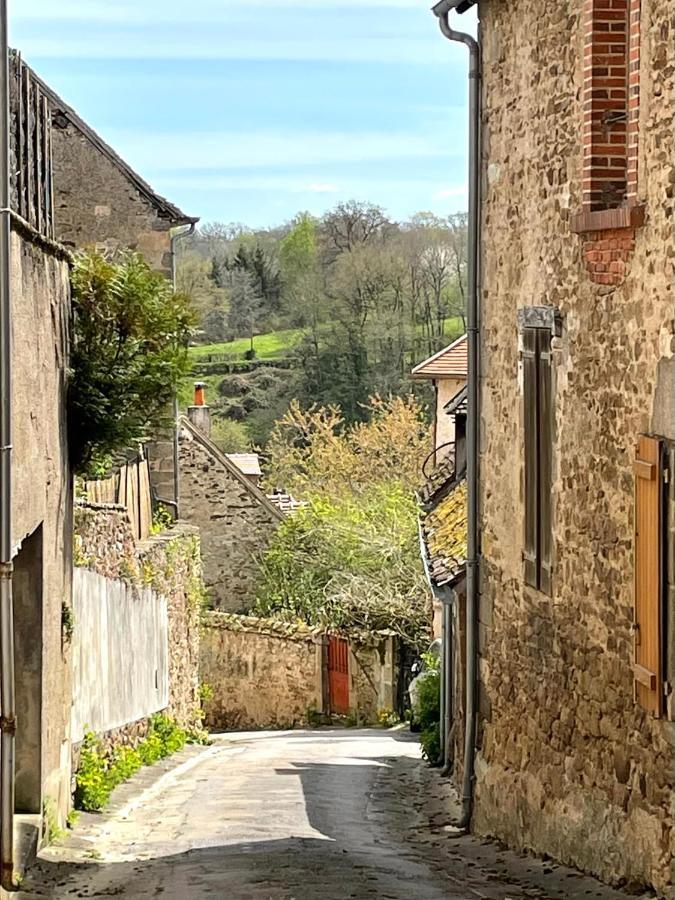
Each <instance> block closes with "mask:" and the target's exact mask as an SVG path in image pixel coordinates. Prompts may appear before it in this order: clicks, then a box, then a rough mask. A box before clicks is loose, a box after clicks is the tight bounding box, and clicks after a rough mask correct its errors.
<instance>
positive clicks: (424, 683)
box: [418, 653, 441, 766]
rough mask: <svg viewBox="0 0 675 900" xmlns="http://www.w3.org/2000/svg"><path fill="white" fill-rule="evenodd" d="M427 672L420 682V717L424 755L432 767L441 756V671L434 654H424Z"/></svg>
mask: <svg viewBox="0 0 675 900" xmlns="http://www.w3.org/2000/svg"><path fill="white" fill-rule="evenodd" d="M424 662H425V664H426V671H425V673H424V675H423V677H422V679H421V681H420V691H419V703H418V706H419V708H418V716H419V722H420V731H421V734H420V743H421V745H422V755H423V756H424V758H425V759H426V760H427V761H428V762H429V763H430V764H431V765H432V766H435V765H437V764H438V762H439V757H440V755H441V671H440V661H439V659H438V657H436V656H434V655H433V654H430V653H428V654H424Z"/></svg>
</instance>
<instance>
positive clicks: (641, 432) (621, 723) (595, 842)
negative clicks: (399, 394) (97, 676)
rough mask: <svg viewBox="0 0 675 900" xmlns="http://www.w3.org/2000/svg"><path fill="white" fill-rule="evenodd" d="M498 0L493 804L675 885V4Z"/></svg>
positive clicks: (500, 819)
mask: <svg viewBox="0 0 675 900" xmlns="http://www.w3.org/2000/svg"><path fill="white" fill-rule="evenodd" d="M471 5H473V4H472V3H470V2H467V3H463V4H462V6H463V7H465V8H466V7H468V6H471ZM477 9H478V14H479V18H480V36H481V54H482V69H483V82H482V153H483V157H482V176H483V177H482V214H481V219H482V221H481V227H482V241H481V259H480V268H481V282H482V283H481V307H482V313H481V315H482V321H481V338H480V349H481V360H480V409H481V421H480V429H481V439H480V504H479V505H480V512H479V516H480V529H481V557H480V624H479V653H480V659H479V675H480V691H479V694H480V698H481V704H480V705H481V709H480V718H479V727H478V755H477V761H476V777H475V796H474V807H473V823H472V824H473V827H474V829H475V830H477V831H478V832H480V833H483V834H491V835H496V836H498V837H499V838H501V839H502V840H504V841H505V842H507V843H508V844H509V845H511V846H514V847H517V848H522V849H528V850H532V851H535V852H537V853H542V854H543V853H545V854H549V855H550V856H552V857H555V858H557V859H559V860H563V861H564V862H566V863H570V864H572V865H575V866H577V867H579V868H582V869H584V870H586V871H588V872H591V873H593V874H596V875H598V876H599V877H601V878H602V879H604V880H606V881H608V882H613V883H620V882H626V883H629V884H635V885H652V886H654V888H655V889H656V890H657V892H659V893H660V894H661V895H664V896H672V862H673V850H674V848H675V839H674V836H673V799H674V797H673V768H674V760H675V757H674V744H675V726H674V725H673V719H674V718H675V700H674V697H675V694H674V693H673V684H674V681H675V628H674V625H673V623H674V622H675V602H674V601H675V548H674V540H675V531H674V529H675V493H673V492H674V491H675V397H674V389H675V333H674V332H675V325H674V308H675V307H674V305H673V293H672V284H673V258H674V250H673V221H672V211H673V203H672V195H673V184H675V167H674V166H673V108H674V107H673V100H674V96H673V72H674V70H675V42H674V37H675V36H674V34H673V23H674V22H675V18H674V14H675V5H674V4H673V2H672V0H563V2H559V3H550V4H548V3H547V4H542V3H541V2H538V0H537V2H535V0H512V2H509V3H504V2H501V0H479V2H478V4H477ZM451 15H452V16H453V17H454V19H455V22H454V23H453V24H454V25H455V27H457V21H459V22H461V20H458V19H457V17H456V16H455V13H451ZM460 27H461V26H460ZM634 583H635V590H634Z"/></svg>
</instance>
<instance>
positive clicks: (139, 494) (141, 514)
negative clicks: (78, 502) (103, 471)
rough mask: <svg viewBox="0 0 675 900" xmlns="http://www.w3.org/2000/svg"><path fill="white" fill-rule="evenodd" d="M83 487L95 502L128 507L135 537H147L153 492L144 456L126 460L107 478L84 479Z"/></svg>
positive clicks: (89, 497)
mask: <svg viewBox="0 0 675 900" xmlns="http://www.w3.org/2000/svg"><path fill="white" fill-rule="evenodd" d="M83 487H84V491H85V493H86V497H87V499H88V500H90V501H91V502H92V503H118V504H120V505H121V506H124V507H126V510H127V513H128V514H129V521H130V522H131V528H132V531H133V532H134V536H135V537H136V540H139V541H142V540H145V538H147V537H148V535H149V534H150V529H151V527H152V491H151V489H150V469H149V466H148V460H147V459H146V458H145V457H139V458H138V459H136V460H132V461H130V462H128V463H126V464H125V465H123V466H121V467H120V468H119V469H117V470H116V471H115V472H113V474H112V475H110V476H109V477H108V478H103V479H100V480H98V481H85V482H84V485H83Z"/></svg>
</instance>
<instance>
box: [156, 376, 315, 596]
mask: <svg viewBox="0 0 675 900" xmlns="http://www.w3.org/2000/svg"><path fill="white" fill-rule="evenodd" d="M202 390H203V389H202ZM201 396H202V397H203V394H202V395H201ZM178 430H179V441H178V448H177V458H178V479H177V481H178V496H179V510H180V518H181V520H183V521H185V522H189V523H190V524H191V525H195V526H197V527H198V528H199V531H200V534H201V548H202V563H203V573H204V583H205V585H206V589H207V592H208V594H209V605H210V606H212V607H213V608H215V609H220V610H223V611H225V612H248V611H249V610H250V609H251V606H252V603H253V599H254V588H255V582H256V579H257V576H258V571H259V562H260V558H261V556H262V554H263V553H264V551H265V549H266V548H267V546H268V544H269V541H270V539H271V537H272V536H273V534H274V532H275V531H276V530H277V528H278V527H279V524H280V523H281V522H282V521H283V519H284V516H285V513H284V512H283V511H282V505H281V504H280V503H279V502H277V500H278V498H277V497H276V496H272V497H268V496H266V495H265V494H264V493H263V491H262V490H261V489H260V488H259V487H258V485H257V484H256V483H255V479H253V478H252V477H251V476H250V475H249V474H246V472H249V471H250V469H251V466H248V465H247V466H246V472H245V471H243V469H242V467H241V466H240V465H238V464H237V460H236V458H235V459H232V458H231V457H230V456H228V455H227V454H226V453H223V452H222V451H221V450H220V449H219V448H218V447H217V446H216V445H215V444H214V443H213V442H212V441H211V440H210V409H209V407H208V406H206V405H204V404H203V403H201V402H200V404H199V405H195V406H191V407H189V409H188V416H184V417H181V419H180V422H179V429H178ZM151 452H152V456H151V466H152V473H153V474H152V478H153V483H154V485H155V486H156V489H157V491H158V493H159V495H160V496H161V497H166V496H173V492H174V487H175V483H176V481H175V477H174V455H173V453H174V447H173V444H172V442H170V441H158V442H157V443H155V444H154V445H153V447H152V448H151ZM239 462H240V463H241V460H239ZM256 477H257V476H256ZM281 496H282V497H285V496H286V495H281ZM289 500H292V498H289ZM295 506H297V504H295ZM287 508H288V510H289V511H290V510H291V509H292V508H294V506H292V505H289V506H288V507H287Z"/></svg>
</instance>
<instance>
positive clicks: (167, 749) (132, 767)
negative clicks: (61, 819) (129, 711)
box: [75, 714, 189, 812]
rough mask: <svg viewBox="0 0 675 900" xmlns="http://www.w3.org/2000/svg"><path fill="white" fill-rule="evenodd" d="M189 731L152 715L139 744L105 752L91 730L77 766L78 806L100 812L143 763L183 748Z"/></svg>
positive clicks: (169, 720)
mask: <svg viewBox="0 0 675 900" xmlns="http://www.w3.org/2000/svg"><path fill="white" fill-rule="evenodd" d="M188 739H189V735H188V733H187V732H186V731H185V730H184V729H183V728H181V727H180V726H179V725H177V724H176V723H175V722H174V721H173V719H171V718H169V717H168V716H165V715H161V714H159V715H156V716H153V717H152V719H151V720H150V728H149V730H148V735H147V737H145V738H143V740H141V741H139V742H138V744H137V745H136V747H119V748H118V749H117V750H114V751H111V752H106V751H104V750H103V748H102V745H101V742H100V740H99V739H98V738H97V737H96V735H94V734H92V733H91V732H89V733H87V734H86V735H85V738H84V741H83V743H82V748H81V750H80V765H79V768H78V770H77V776H76V788H75V806H76V807H77V808H78V809H83V810H86V811H87V812H98V811H99V810H101V809H103V807H104V806H105V805H106V804H107V802H108V800H109V798H110V794H111V793H112V792H113V790H114V789H115V788H116V787H117V786H118V785H119V784H122V783H123V782H124V781H128V780H129V779H130V778H131V777H132V775H134V774H135V773H136V772H137V771H138V770H139V769H140V768H141V766H151V765H153V764H154V763H156V762H158V760H160V759H164V757H166V756H170V755H171V754H172V753H176V751H178V750H181V749H182V748H183V747H184V746H185V744H186V743H187V742H188Z"/></svg>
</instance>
